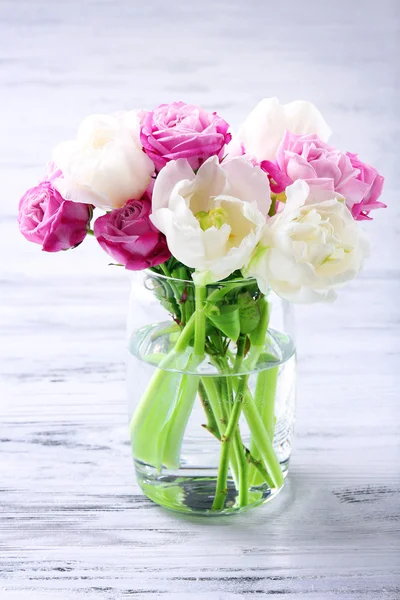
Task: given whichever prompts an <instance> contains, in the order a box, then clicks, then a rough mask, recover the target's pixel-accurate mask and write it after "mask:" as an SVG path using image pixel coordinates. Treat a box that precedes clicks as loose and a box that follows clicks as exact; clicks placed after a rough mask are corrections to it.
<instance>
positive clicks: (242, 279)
mask: <svg viewBox="0 0 400 600" xmlns="http://www.w3.org/2000/svg"><path fill="white" fill-rule="evenodd" d="M144 273H145V274H146V275H149V276H150V277H155V278H157V279H161V280H164V281H171V282H172V283H175V282H176V283H188V284H189V285H192V286H193V287H195V285H196V284H195V282H194V281H193V279H179V278H177V277H170V276H169V275H164V273H155V272H154V271H151V270H150V269H145V270H144ZM254 283H257V279H256V278H255V277H238V278H237V279H230V280H228V281H226V280H224V279H222V280H220V281H214V282H212V283H207V284H206V285H205V287H206V288H213V287H221V286H224V285H235V286H236V285H238V284H243V285H252V284H254Z"/></svg>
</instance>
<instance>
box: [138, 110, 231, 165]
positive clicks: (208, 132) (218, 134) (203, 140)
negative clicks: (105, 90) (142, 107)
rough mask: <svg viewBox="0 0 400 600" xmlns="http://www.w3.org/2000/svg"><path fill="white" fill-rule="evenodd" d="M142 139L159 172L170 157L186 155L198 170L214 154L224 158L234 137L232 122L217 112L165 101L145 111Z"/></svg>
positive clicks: (144, 147)
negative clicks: (232, 134) (225, 119)
mask: <svg viewBox="0 0 400 600" xmlns="http://www.w3.org/2000/svg"><path fill="white" fill-rule="evenodd" d="M140 120H141V131H140V140H141V142H142V145H143V149H144V151H145V152H146V154H147V155H148V156H149V157H150V158H151V160H152V161H153V162H154V164H155V166H156V169H157V170H158V171H159V170H160V169H162V167H164V166H165V165H166V163H167V162H169V161H170V160H177V159H178V158H186V159H187V160H188V161H189V164H190V166H191V167H192V169H194V170H197V169H198V168H199V167H200V165H201V164H202V163H203V162H204V161H205V160H207V158H209V157H210V156H215V155H216V156H218V157H219V158H222V157H223V152H224V146H225V144H227V143H228V142H230V140H231V137H232V136H231V134H230V133H228V129H229V125H228V123H227V122H226V121H224V119H222V118H221V117H219V116H218V115H217V113H215V112H213V113H208V112H206V111H205V110H203V109H202V108H199V107H198V106H194V105H193V104H185V103H184V102H173V103H172V104H161V105H160V106H158V107H157V108H156V109H154V110H153V111H151V112H145V111H143V112H142V114H141V119H140Z"/></svg>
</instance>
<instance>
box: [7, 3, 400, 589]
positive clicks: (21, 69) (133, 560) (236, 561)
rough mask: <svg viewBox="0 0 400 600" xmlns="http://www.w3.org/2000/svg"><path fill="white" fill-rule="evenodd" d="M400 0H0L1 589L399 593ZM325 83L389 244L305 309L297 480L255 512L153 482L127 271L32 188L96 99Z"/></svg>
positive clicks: (234, 117) (378, 241) (111, 106)
mask: <svg viewBox="0 0 400 600" xmlns="http://www.w3.org/2000/svg"><path fill="white" fill-rule="evenodd" d="M399 24H400V3H399V2H397V0H380V1H379V2H377V1H372V0H364V1H361V0H353V1H352V2H348V0H336V1H335V2H320V1H318V0H310V1H307V0H306V1H305V2H296V1H295V0H287V1H286V2H272V1H267V0H249V1H246V2H245V1H244V0H202V1H201V2H197V3H193V2H189V1H186V2H178V1H176V0H169V1H165V0H163V1H162V0H158V1H151V0H149V1H147V2H144V1H142V0H140V1H139V0H125V1H124V0H69V1H61V0H58V1H57V0H56V1H54V0H30V1H29V0H0V86H1V91H0V131H1V135H0V181H1V194H0V253H1V260H0V278H1V287H0V311H1V312H0V334H1V347H0V385H1V388H0V389H1V400H0V461H1V462H0V598H1V600H46V599H51V600H75V599H76V600H83V599H85V600H94V599H96V600H114V599H117V600H122V599H124V598H127V597H130V596H132V597H135V598H144V599H153V598H163V599H173V600H175V599H178V598H179V599H180V598H182V599H186V598H190V599H191V600H197V599H200V598H201V599H205V598H206V599H209V600H220V599H224V600H225V599H226V600H230V599H231V598H232V599H233V598H253V597H267V596H268V597H269V595H277V596H279V598H282V599H286V598H287V599H293V598H294V599H296V598H302V597H309V598H310V599H313V600H315V599H318V600H319V599H321V600H325V599H326V600H329V598H335V599H340V600H347V599H351V600H358V599H360V600H361V599H362V600H370V599H371V600H372V599H373V600H375V599H380V598H389V599H391V600H396V599H398V598H400V564H399V563H400V558H399V556H400V554H399V550H400V548H399V547H400V541H399V537H400V536H399V533H400V526H399V523H400V521H399V508H400V473H399V471H400V469H399V458H400V451H399V415H400V408H399V402H400V395H399V387H400V376H399V371H400V364H399V351H400V340H399V333H400V326H399V322H400V310H399V305H400V300H399V298H400V286H399V276H400V270H399V253H400V248H399V242H398V240H399V223H398V221H397V220H398V219H399V218H400V210H399V206H400V204H399V191H398V189H399V184H398V177H399V167H398V164H399V163H398V161H399V143H398V139H399V133H400V132H399V124H400V123H399V115H398V111H397V109H398V103H399V87H400V84H399V71H398V58H397V56H398V55H399V49H400V48H399ZM270 95H278V96H279V97H280V98H281V99H282V100H284V101H289V100H292V99H295V98H308V99H311V100H312V101H314V102H315V103H316V104H317V105H318V106H319V107H320V109H321V110H322V112H323V113H324V115H325V116H326V118H327V120H328V122H329V123H330V124H331V126H332V128H333V129H334V138H333V141H334V142H335V143H336V144H337V145H340V146H341V147H343V148H344V149H348V150H351V151H359V153H360V154H361V157H362V158H363V159H364V160H366V161H370V162H372V163H373V164H375V165H376V166H377V167H378V168H379V169H380V170H381V171H382V172H383V173H384V174H385V175H386V178H387V182H386V191H385V198H384V199H385V200H386V202H387V204H389V208H388V209H387V210H386V211H380V212H376V213H375V220H374V222H372V223H367V224H366V225H365V228H366V229H367V230H368V231H369V232H370V234H371V238H372V242H373V254H372V257H371V259H370V261H369V263H368V265H367V267H366V269H365V271H364V273H363V274H362V275H361V277H360V278H359V279H358V280H357V281H356V282H354V283H352V284H351V285H350V286H349V287H348V288H346V289H345V290H344V291H343V293H342V294H341V296H340V299H339V300H338V302H337V303H336V304H335V305H332V306H315V307H311V308H302V309H300V310H298V311H297V320H298V348H299V358H300V360H299V377H300V379H299V402H298V421H297V423H298V424H297V432H296V433H297V441H296V444H295V449H294V456H293V462H292V467H291V473H290V476H289V480H288V483H287V486H286V489H285V490H284V492H283V493H282V494H281V495H280V497H279V498H278V499H277V500H276V501H275V502H273V503H271V504H270V505H266V506H265V507H263V508H258V509H256V510H255V511H253V512H250V513H248V514H245V515H243V516H240V517H236V518H235V517H234V518H230V519H229V518H228V519H213V520H212V522H209V521H206V520H202V519H200V518H196V519H190V518H187V517H185V518H184V517H179V516H176V515H175V514H170V513H168V512H165V511H163V510H161V509H159V508H157V507H156V506H155V505H153V504H151V503H150V502H149V501H147V500H146V499H145V498H144V497H143V496H142V495H141V494H140V491H139V489H138V487H137V485H136V483H135V481H134V476H133V468H132V464H131V458H130V454H129V444H128V436H127V416H126V408H125V396H124V393H125V388H124V360H125V348H124V332H125V329H124V328H125V320H126V308H127V300H128V280H127V277H126V276H125V274H124V273H123V272H121V271H120V270H119V269H113V268H109V267H107V262H108V261H107V257H106V255H105V254H103V253H102V252H101V251H100V249H99V248H97V247H96V243H95V241H94V240H92V239H89V240H87V242H86V243H85V244H83V245H82V246H81V247H80V248H79V249H78V250H76V251H74V252H66V253H62V254H61V255H50V254H45V253H41V252H40V248H39V247H36V246H34V245H29V244H28V243H27V242H25V241H24V240H23V239H22V237H20V236H19V234H18V231H17V227H16V223H15V215H16V205H17V200H18V198H19V197H20V196H21V194H22V193H23V191H24V190H25V188H27V187H28V186H30V185H32V184H34V183H35V182H36V181H37V179H38V178H40V175H41V172H42V165H43V164H44V163H45V162H46V160H47V159H48V157H49V155H50V151H51V148H52V146H53V145H54V144H55V143H57V141H59V140H61V139H63V138H68V137H71V136H72V135H73V134H74V131H75V129H76V127H77V124H78V123H79V121H80V120H81V118H82V117H83V116H85V115H86V114H87V113H91V112H107V111H113V110H116V109H119V108H132V107H141V106H145V107H152V106H154V105H156V104H158V103H161V102H168V101H171V100H174V99H184V100H185V101H188V102H195V103H198V104H202V105H203V106H204V107H206V108H209V109H216V110H218V111H219V112H220V113H221V114H222V115H224V116H225V117H226V118H227V119H228V120H230V121H231V122H232V124H233V125H234V126H237V125H238V124H239V122H240V119H241V118H242V117H243V116H244V115H245V114H246V113H247V112H248V111H249V110H250V108H251V107H252V106H253V105H254V104H255V103H256V101H257V100H258V99H260V98H261V97H263V96H270Z"/></svg>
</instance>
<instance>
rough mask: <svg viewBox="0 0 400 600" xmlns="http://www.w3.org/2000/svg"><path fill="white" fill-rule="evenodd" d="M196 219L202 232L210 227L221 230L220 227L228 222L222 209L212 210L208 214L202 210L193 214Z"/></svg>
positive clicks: (226, 215)
mask: <svg viewBox="0 0 400 600" xmlns="http://www.w3.org/2000/svg"><path fill="white" fill-rule="evenodd" d="M195 217H196V219H197V220H198V222H199V223H200V227H201V228H202V230H203V231H206V229H209V228H210V227H215V228H216V229H221V227H222V225H224V224H225V223H227V222H228V218H229V215H228V211H226V210H225V209H224V208H212V209H211V210H209V211H208V212H205V211H204V210H201V211H199V212H198V213H196V214H195Z"/></svg>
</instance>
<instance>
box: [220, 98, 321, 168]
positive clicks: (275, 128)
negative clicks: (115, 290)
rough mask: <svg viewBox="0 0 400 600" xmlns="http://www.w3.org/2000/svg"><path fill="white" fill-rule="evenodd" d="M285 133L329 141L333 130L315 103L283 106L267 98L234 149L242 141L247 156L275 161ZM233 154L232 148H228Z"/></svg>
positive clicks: (242, 130)
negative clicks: (315, 135)
mask: <svg viewBox="0 0 400 600" xmlns="http://www.w3.org/2000/svg"><path fill="white" fill-rule="evenodd" d="M285 131H290V132H291V133H295V134H307V133H315V134H317V135H318V136H319V137H320V138H321V140H323V141H324V142H327V141H328V139H329V137H330V135H331V133H332V132H331V129H330V128H329V127H328V125H327V124H326V122H325V120H324V118H323V117H322V115H321V113H320V112H319V110H318V109H317V108H316V107H315V106H314V104H312V103H311V102H306V101H303V100H296V101H294V102H289V104H280V102H279V100H278V99H277V98H264V100H261V102H259V103H258V104H257V106H256V107H255V108H254V109H253V110H252V111H251V113H250V114H249V116H248V117H247V119H246V120H245V121H244V123H243V124H242V125H241V127H240V128H239V131H238V133H237V136H236V137H235V138H234V139H233V140H232V142H231V144H232V149H234V148H236V147H237V145H238V142H239V143H240V144H243V146H244V148H245V151H246V154H250V155H253V156H255V158H256V159H257V160H258V161H259V162H261V161H262V160H274V158H275V154H276V151H277V149H278V146H279V144H280V142H281V140H282V138H283V136H284V133H285ZM228 151H229V147H228Z"/></svg>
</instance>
